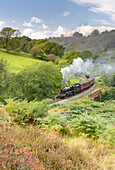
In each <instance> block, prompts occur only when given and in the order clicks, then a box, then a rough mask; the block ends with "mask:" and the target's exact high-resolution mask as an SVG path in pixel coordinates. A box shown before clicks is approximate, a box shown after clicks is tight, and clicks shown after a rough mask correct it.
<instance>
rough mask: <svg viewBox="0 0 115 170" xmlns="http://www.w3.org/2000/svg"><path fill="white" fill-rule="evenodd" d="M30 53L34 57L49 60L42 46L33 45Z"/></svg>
mask: <svg viewBox="0 0 115 170" xmlns="http://www.w3.org/2000/svg"><path fill="white" fill-rule="evenodd" d="M30 54H31V55H32V56H34V58H36V59H37V58H38V59H42V60H48V58H47V56H46V54H45V52H44V51H43V50H42V49H40V48H35V47H33V48H32V49H31V51H30Z"/></svg>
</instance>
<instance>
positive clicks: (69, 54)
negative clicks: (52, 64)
mask: <svg viewBox="0 0 115 170" xmlns="http://www.w3.org/2000/svg"><path fill="white" fill-rule="evenodd" d="M78 57H81V58H82V59H84V56H83V55H82V53H80V52H79V51H75V50H69V51H68V52H66V53H65V54H64V56H63V57H62V59H64V60H67V63H68V65H69V64H71V63H72V61H73V59H75V58H78Z"/></svg>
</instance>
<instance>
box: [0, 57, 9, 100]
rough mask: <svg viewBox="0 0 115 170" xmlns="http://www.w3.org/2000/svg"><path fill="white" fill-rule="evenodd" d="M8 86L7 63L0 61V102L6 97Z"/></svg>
mask: <svg viewBox="0 0 115 170" xmlns="http://www.w3.org/2000/svg"><path fill="white" fill-rule="evenodd" d="M8 86H9V73H8V71H7V62H6V61H5V60H4V59H3V58H1V59H0V101H3V99H4V96H5V95H7V90H8Z"/></svg>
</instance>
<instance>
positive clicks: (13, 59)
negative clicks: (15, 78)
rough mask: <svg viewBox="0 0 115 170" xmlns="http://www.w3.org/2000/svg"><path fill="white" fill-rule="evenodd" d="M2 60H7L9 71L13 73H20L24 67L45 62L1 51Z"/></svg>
mask: <svg viewBox="0 0 115 170" xmlns="http://www.w3.org/2000/svg"><path fill="white" fill-rule="evenodd" d="M0 58H3V59H5V60H7V62H8V64H9V70H10V71H11V72H12V73H18V72H19V71H20V70H21V69H22V68H23V67H26V66H29V65H32V64H34V63H39V62H43V61H40V60H36V59H32V58H29V57H23V56H19V55H14V54H9V53H6V52H2V51H0Z"/></svg>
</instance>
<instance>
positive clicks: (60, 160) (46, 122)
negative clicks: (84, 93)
mask: <svg viewBox="0 0 115 170" xmlns="http://www.w3.org/2000/svg"><path fill="white" fill-rule="evenodd" d="M44 102H45V101H44ZM46 102H47V101H46ZM29 105H30V107H29V108H28V106H29ZM35 106H36V107H35ZM1 108H2V109H0V128H1V135H0V136H1V138H0V142H1V143H0V147H1V148H0V149H1V154H0V160H1V162H2V164H1V168H4V169H17V168H21V169H60V170H61V169H76V168H77V169H92V168H93V169H108V168H110V169H114V136H115V130H114V122H115V117H114V112H115V101H111V103H110V102H109V101H108V102H107V101H106V102H102V103H97V102H95V101H92V100H91V99H87V98H86V99H85V98H81V99H80V100H78V99H77V100H75V101H71V102H69V103H68V104H63V105H54V106H52V107H48V106H47V105H44V104H43V103H34V102H33V104H32V103H31V104H29V103H28V104H27V102H26V101H25V102H23V101H22V102H19V101H11V100H10V101H8V103H7V105H5V106H4V105H3V104H2V105H1ZM5 110H6V111H7V112H6V111H5ZM71 111H72V112H71ZM64 112H70V113H69V114H68V113H64ZM62 113H63V114H62ZM22 120H23V121H22ZM14 121H15V122H17V123H18V124H20V125H21V126H20V125H16V124H15V122H14ZM32 122H33V123H32ZM28 123H29V124H28ZM30 123H32V124H30Z"/></svg>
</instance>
